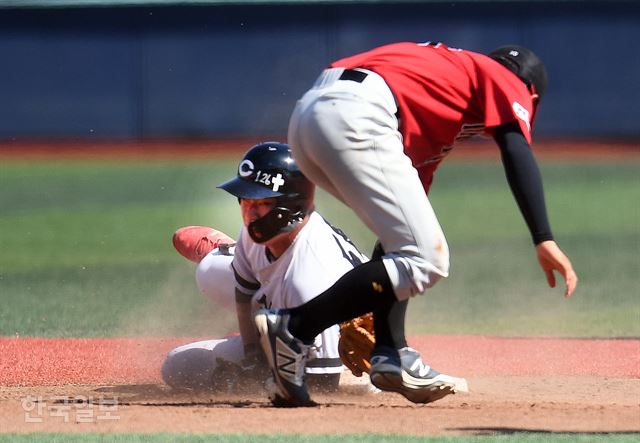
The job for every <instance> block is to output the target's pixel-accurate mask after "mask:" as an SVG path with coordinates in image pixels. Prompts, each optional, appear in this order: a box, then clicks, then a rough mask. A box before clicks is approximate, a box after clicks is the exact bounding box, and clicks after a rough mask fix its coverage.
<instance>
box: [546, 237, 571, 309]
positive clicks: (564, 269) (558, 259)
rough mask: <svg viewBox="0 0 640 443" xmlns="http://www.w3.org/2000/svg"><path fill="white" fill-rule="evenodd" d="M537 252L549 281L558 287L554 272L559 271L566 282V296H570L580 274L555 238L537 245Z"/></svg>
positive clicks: (552, 285)
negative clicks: (576, 271) (577, 273)
mask: <svg viewBox="0 0 640 443" xmlns="http://www.w3.org/2000/svg"><path fill="white" fill-rule="evenodd" d="M536 253H537V254H538V261H539V262H540V267H541V268H542V270H543V271H544V273H545V274H546V276H547V282H548V283H549V286H551V287H552V288H555V287H556V277H555V275H554V274H553V272H554V271H557V272H559V273H560V274H561V275H562V277H564V281H565V284H566V289H565V291H564V296H565V297H567V298H569V297H571V294H573V291H575V289H576V285H577V284H578V276H577V275H576V273H575V271H574V270H573V266H572V265H571V261H570V260H569V258H568V257H567V256H566V255H565V254H564V253H563V252H562V251H561V250H560V248H559V247H558V245H557V244H556V242H554V241H553V240H548V241H544V242H542V243H540V244H538V245H537V246H536Z"/></svg>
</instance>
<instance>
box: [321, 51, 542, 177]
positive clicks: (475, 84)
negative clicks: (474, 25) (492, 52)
mask: <svg viewBox="0 0 640 443" xmlns="http://www.w3.org/2000/svg"><path fill="white" fill-rule="evenodd" d="M331 67H342V68H348V69H353V68H364V69H369V70H371V71H374V72H376V73H378V74H379V75H380V76H382V78H384V80H385V81H386V83H387V84H388V85H389V88H390V89H391V91H392V92H393V94H394V96H395V98H396V100H397V102H398V107H399V109H400V121H401V124H400V132H401V134H402V136H403V143H404V148H405V153H406V154H407V155H408V156H409V158H411V160H412V162H413V165H414V166H415V167H416V168H417V169H418V172H419V173H420V177H421V179H422V182H423V184H424V187H425V189H427V190H428V189H429V186H430V185H431V181H432V179H433V173H434V171H435V170H436V168H437V167H438V165H439V163H440V162H441V161H442V159H443V158H444V157H445V156H446V155H447V153H448V152H449V151H450V150H451V149H452V148H453V145H454V143H455V142H457V141H460V140H463V139H466V138H469V137H471V136H473V135H476V134H486V135H492V133H493V128H495V127H496V126H500V125H503V124H505V123H512V122H517V123H518V124H519V126H520V128H521V130H522V133H523V134H524V136H525V137H526V139H527V141H528V142H529V143H531V125H532V121H531V120H532V116H533V111H534V105H533V101H532V98H531V93H530V92H529V90H528V89H527V86H526V85H525V84H524V83H523V82H522V81H521V80H520V79H519V78H518V77H517V76H516V75H514V74H513V73H512V72H511V71H509V70H508V69H507V68H505V67H504V66H502V65H501V64H499V63H497V62H496V61H494V60H492V59H491V58H489V57H487V56H486V55H483V54H479V53H475V52H471V51H466V50H461V49H456V48H449V47H447V46H446V45H444V44H442V43H395V44H390V45H386V46H382V47H379V48H376V49H373V50H371V51H368V52H364V53H361V54H358V55H355V56H352V57H347V58H344V59H341V60H338V61H336V62H334V63H332V64H331Z"/></svg>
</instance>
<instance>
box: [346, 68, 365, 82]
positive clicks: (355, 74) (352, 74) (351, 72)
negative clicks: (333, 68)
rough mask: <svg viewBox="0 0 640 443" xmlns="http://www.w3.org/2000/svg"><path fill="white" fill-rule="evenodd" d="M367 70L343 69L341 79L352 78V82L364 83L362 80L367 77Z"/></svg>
mask: <svg viewBox="0 0 640 443" xmlns="http://www.w3.org/2000/svg"><path fill="white" fill-rule="evenodd" d="M367 75H369V74H367V73H366V72H362V71H356V70H355V69H345V70H344V71H342V74H341V75H340V79H339V80H351V81H352V82H356V83H362V81H363V80H364V79H365V78H367Z"/></svg>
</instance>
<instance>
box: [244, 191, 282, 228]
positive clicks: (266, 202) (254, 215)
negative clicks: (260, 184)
mask: <svg viewBox="0 0 640 443" xmlns="http://www.w3.org/2000/svg"><path fill="white" fill-rule="evenodd" d="M276 201H277V199H276V198H275V197H271V198H258V199H241V200H240V213H241V214H242V222H243V223H244V225H245V226H249V223H251V222H254V221H256V220H258V219H259V218H262V217H264V216H265V215H267V214H268V213H269V211H271V210H272V209H273V208H275V207H276Z"/></svg>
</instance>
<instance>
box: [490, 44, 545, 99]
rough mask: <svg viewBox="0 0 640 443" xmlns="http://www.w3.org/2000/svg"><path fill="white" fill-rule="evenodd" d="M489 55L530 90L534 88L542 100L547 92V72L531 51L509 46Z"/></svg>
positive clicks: (495, 50)
mask: <svg viewBox="0 0 640 443" xmlns="http://www.w3.org/2000/svg"><path fill="white" fill-rule="evenodd" d="M488 55H489V57H491V58H492V59H494V60H495V61H497V62H498V63H500V64H501V65H503V66H505V67H506V68H507V69H509V70H510V71H511V72H513V73H514V74H515V75H517V76H518V77H519V78H520V80H522V81H523V82H524V83H525V84H526V85H527V86H528V87H529V88H531V86H533V88H534V89H535V93H536V94H538V97H539V98H540V99H541V98H542V96H543V95H544V94H545V92H546V91H547V70H546V69H545V67H544V63H542V61H541V60H540V59H539V58H538V56H537V55H535V54H534V53H533V51H531V50H530V49H527V48H524V47H522V46H517V45H508V46H502V47H500V48H497V49H494V50H493V51H491V52H490V53H489V54H488Z"/></svg>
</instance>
